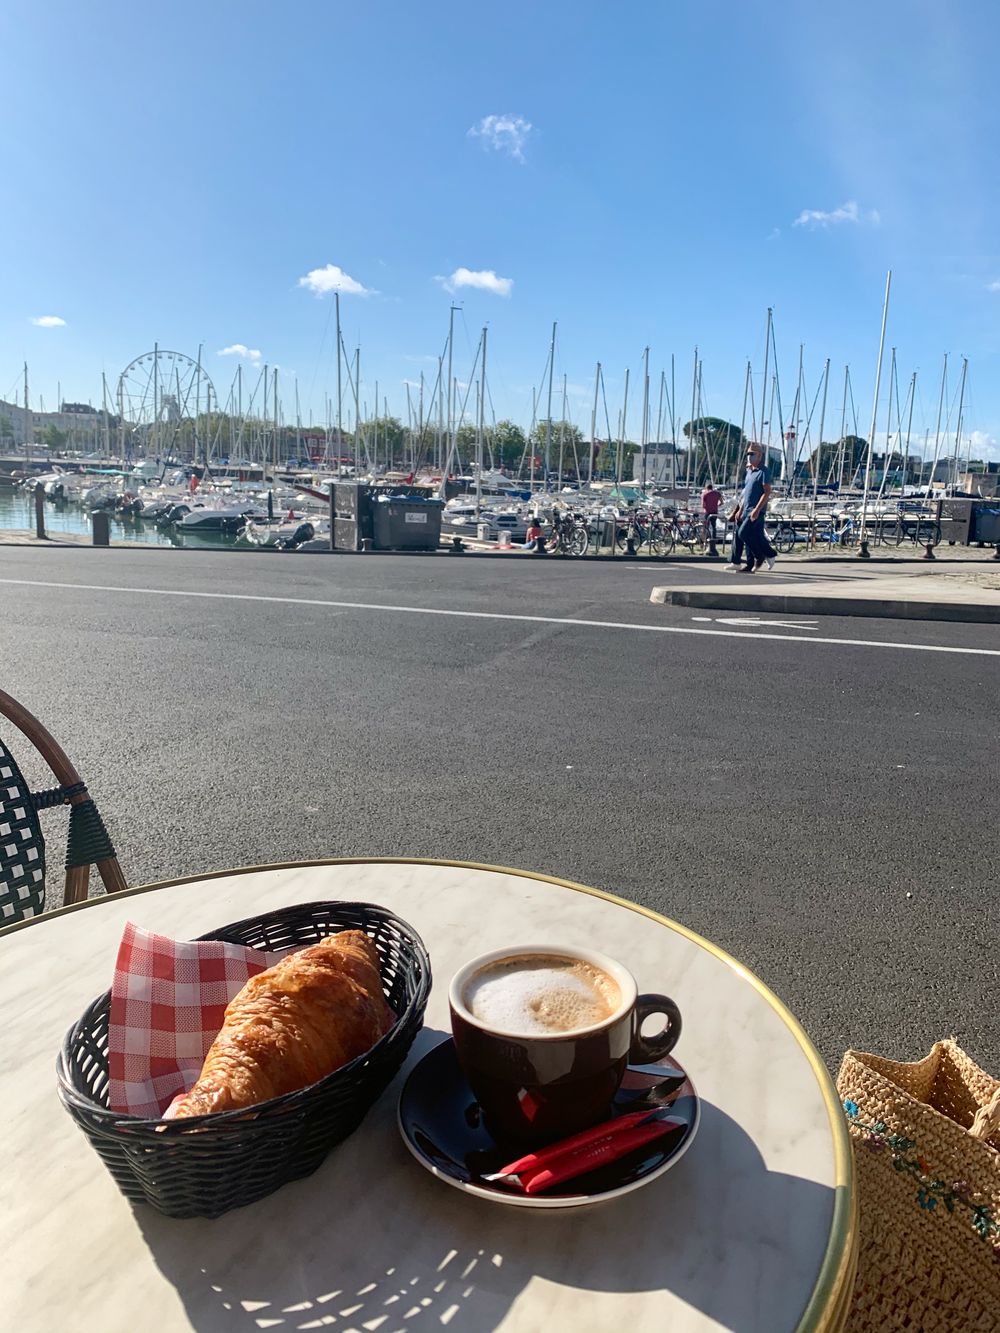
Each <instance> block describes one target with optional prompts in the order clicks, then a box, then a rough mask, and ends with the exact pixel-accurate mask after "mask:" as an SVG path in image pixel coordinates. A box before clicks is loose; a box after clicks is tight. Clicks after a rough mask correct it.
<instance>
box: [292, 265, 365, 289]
mask: <svg viewBox="0 0 1000 1333" xmlns="http://www.w3.org/2000/svg"><path fill="white" fill-rule="evenodd" d="M299 286H300V287H308V289H309V290H310V291H311V292H315V293H316V295H317V296H326V295H327V293H328V292H345V293H346V294H347V295H348V296H371V295H372V289H371V288H370V287H363V286H362V285H361V283H360V282H358V280H357V279H356V278H352V277H351V276H350V274H348V273H345V272H344V270H343V269H342V268H338V267H337V265H336V264H326V265H325V266H324V267H323V268H314V269H310V271H309V272H308V273H307V274H306V275H305V277H304V278H299Z"/></svg>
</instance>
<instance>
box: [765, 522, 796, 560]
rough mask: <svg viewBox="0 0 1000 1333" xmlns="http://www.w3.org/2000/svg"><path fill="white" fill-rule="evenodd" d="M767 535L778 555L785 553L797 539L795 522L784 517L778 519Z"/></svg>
mask: <svg viewBox="0 0 1000 1333" xmlns="http://www.w3.org/2000/svg"><path fill="white" fill-rule="evenodd" d="M765 531H766V529H765ZM767 536H768V540H769V541H770V543H771V545H772V546H773V547H774V549H775V550H776V551H777V552H778V553H779V555H787V554H788V552H789V551H790V550H791V549H792V548H793V547H794V545H795V543H796V542H797V541H798V534H797V533H796V531H795V524H794V523H792V522H790V521H789V520H788V519H784V518H782V519H778V521H777V523H776V524H775V526H774V529H773V531H772V532H769V533H768V534H767Z"/></svg>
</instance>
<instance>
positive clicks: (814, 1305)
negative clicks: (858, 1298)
mask: <svg viewBox="0 0 1000 1333" xmlns="http://www.w3.org/2000/svg"><path fill="white" fill-rule="evenodd" d="M334 865H427V866H454V867H456V868H458V869H463V870H485V871H488V872H492V873H494V874H501V875H514V876H516V877H518V878H520V879H536V880H540V881H541V882H542V883H545V884H556V885H558V886H559V887H560V888H564V889H573V890H575V891H576V892H577V893H587V894H590V896H591V897H593V898H603V899H604V900H605V901H606V902H610V903H615V904H616V905H617V906H619V907H626V908H628V910H629V911H631V912H637V913H639V915H640V916H646V917H649V918H650V920H652V921H657V922H659V923H660V925H663V926H666V927H667V928H668V929H670V930H674V931H676V932H677V933H678V934H679V935H683V936H685V938H687V939H689V940H691V942H692V943H693V944H697V945H698V946H699V947H700V948H702V949H705V950H707V951H708V952H709V953H710V954H713V955H714V956H715V957H716V958H718V959H720V960H721V961H722V962H724V963H725V964H726V965H727V966H728V967H731V968H732V969H733V971H734V972H737V973H738V974H739V975H740V976H741V977H742V978H743V980H744V981H746V982H747V983H748V984H749V985H751V986H753V987H754V989H755V990H756V991H757V992H758V993H759V994H760V995H761V996H762V998H763V999H764V1000H765V1001H766V1002H767V1003H768V1004H769V1005H770V1006H771V1008H772V1009H774V1010H775V1012H776V1013H777V1014H778V1016H779V1017H780V1018H781V1020H782V1022H783V1023H784V1024H785V1026H786V1027H787V1028H788V1029H789V1031H790V1032H791V1034H792V1036H793V1037H794V1038H795V1040H796V1041H797V1042H798V1044H799V1046H800V1047H801V1049H802V1051H803V1053H804V1055H805V1057H806V1059H807V1060H808V1061H809V1065H810V1067H811V1068H812V1071H813V1073H814V1075H815V1076H816V1081H817V1083H818V1084H819V1086H820V1091H821V1093H822V1094H823V1100H824V1102H825V1103H826V1109H827V1114H828V1115H829V1118H830V1130H831V1133H832V1135H833V1147H834V1203H833V1219H832V1222H831V1226H830V1239H829V1241H828V1242H827V1247H826V1253H825V1254H824V1256H823V1260H822V1263H821V1264H820V1269H819V1274H818V1276H817V1278H816V1282H815V1285H814V1286H813V1291H812V1295H811V1296H810V1298H809V1301H808V1304H807V1305H806V1308H805V1310H804V1312H803V1314H802V1318H801V1319H800V1320H799V1323H798V1325H797V1327H796V1330H795V1333H841V1330H843V1329H844V1328H845V1327H846V1322H847V1314H848V1310H849V1307H850V1298H851V1292H852V1290H853V1285H854V1276H855V1271H856V1268H857V1248H858V1216H857V1215H858V1201H857V1196H856V1191H855V1188H854V1159H853V1155H852V1149H851V1141H850V1135H849V1134H848V1132H847V1124H846V1121H845V1119H844V1114H843V1108H842V1107H841V1104H840V1099H839V1097H838V1096H837V1090H836V1087H835V1086H834V1082H833V1079H832V1078H831V1077H830V1073H829V1070H828V1069H827V1067H826V1065H825V1064H824V1063H823V1061H822V1059H821V1058H820V1054H819V1052H818V1051H817V1050H816V1047H815V1046H814V1045H813V1044H812V1042H811V1041H810V1039H809V1037H808V1035H807V1034H806V1031H805V1029H804V1028H803V1026H802V1024H801V1023H800V1022H799V1020H798V1019H797V1018H796V1017H795V1015H794V1014H793V1013H792V1011H791V1010H790V1009H789V1008H788V1006H787V1005H786V1004H784V1003H783V1002H782V1001H781V1000H780V999H779V998H778V996H777V995H775V993H774V991H772V990H771V988H770V987H769V986H767V985H766V984H765V983H764V982H763V981H761V979H760V977H758V976H757V975H756V974H755V973H753V972H751V971H750V969H749V968H748V967H745V966H744V965H743V964H742V963H740V962H739V961H738V960H737V959H735V958H734V957H733V956H732V954H729V953H727V952H726V950H725V949H722V948H720V946H719V945H717V944H715V943H713V942H712V941H711V940H708V939H705V937H704V936H703V935H699V934H698V933H697V932H696V931H693V930H689V929H688V927H687V926H684V925H681V923H680V922H679V921H674V920H673V919H672V918H671V917H668V916H664V915H663V914H662V912H655V911H653V909H652V908H650V907H643V906H642V905H641V904H639V903H632V902H629V901H628V899H627V898H621V897H619V896H618V895H617V894H614V893H607V892H605V891H604V890H603V889H594V888H591V887H590V886H589V885H587V884H577V883H576V882H575V881H574V880H569V879H560V878H559V877H558V876H556V875H545V874H542V873H541V872H540V871H535V870H519V869H515V868H513V867H510V866H496V865H487V864H484V863H482V862H479V861H450V860H441V859H438V858H436V857H418V856H334V857H322V858H319V859H317V860H311V861H278V862H274V863H273V864H271V865H255V866H239V867H237V868H235V869H230V870H211V871H208V872H207V873H205V874H198V875H183V876H181V877H180V878H178V879H164V880H158V881H156V882H155V883H152V884H140V885H137V886H136V887H135V888H131V889H123V890H122V891H121V892H119V893H116V894H112V895H107V894H102V895H101V897H99V898H88V899H86V900H85V901H84V902H81V903H71V904H70V905H69V906H66V907H57V908H55V909H54V910H53V911H51V912H43V913H42V914H41V915H40V916H34V917H29V919H28V920H27V921H18V922H16V923H15V924H14V925H11V926H6V927H4V928H3V929H2V930H0V937H2V936H4V935H13V934H14V933H15V932H17V931H19V930H24V929H26V928H27V927H29V926H35V925H38V924H40V923H41V922H44V921H48V920H51V919H52V918H54V917H57V916H67V915H69V913H71V912H80V911H84V910H85V909H87V908H89V907H98V906H100V904H101V903H104V902H109V901H111V899H112V898H114V899H115V900H117V899H119V898H129V897H133V896H137V895H138V894H141V893H151V892H152V891H153V890H154V889H169V888H176V887H178V886H179V885H181V884H192V883H195V882H196V881H197V880H209V879H227V878H229V877H230V876H233V875H252V874H259V873H261V872H262V871H267V870H294V869H298V868H300V867H309V866H334Z"/></svg>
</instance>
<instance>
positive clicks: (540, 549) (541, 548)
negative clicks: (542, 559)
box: [532, 537, 548, 555]
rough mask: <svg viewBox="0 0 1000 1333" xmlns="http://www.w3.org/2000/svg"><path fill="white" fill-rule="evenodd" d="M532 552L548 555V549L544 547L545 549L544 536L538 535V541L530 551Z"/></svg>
mask: <svg viewBox="0 0 1000 1333" xmlns="http://www.w3.org/2000/svg"><path fill="white" fill-rule="evenodd" d="M532 554H533V555H548V551H546V549H545V538H544V537H539V539H538V541H537V542H535V549H534V551H533V552H532Z"/></svg>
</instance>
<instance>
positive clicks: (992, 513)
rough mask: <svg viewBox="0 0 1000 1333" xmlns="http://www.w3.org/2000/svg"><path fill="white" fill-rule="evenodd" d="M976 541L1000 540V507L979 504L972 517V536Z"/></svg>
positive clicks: (994, 541) (993, 543) (990, 541)
mask: <svg viewBox="0 0 1000 1333" xmlns="http://www.w3.org/2000/svg"><path fill="white" fill-rule="evenodd" d="M970 540H971V541H974V542H989V544H990V545H991V546H992V545H995V544H996V543H998V542H1000V508H994V507H992V506H991V507H989V508H987V506H986V505H977V506H976V510H975V513H974V514H973V518H972V537H971V538H970Z"/></svg>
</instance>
